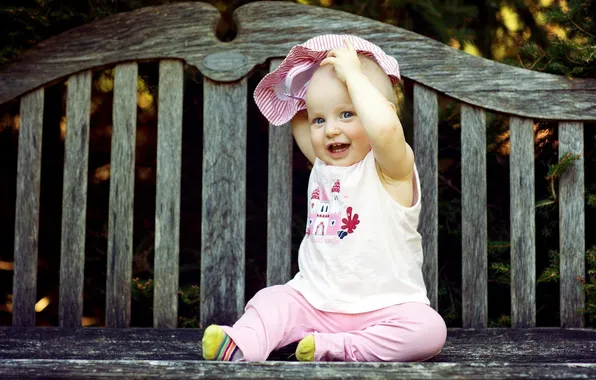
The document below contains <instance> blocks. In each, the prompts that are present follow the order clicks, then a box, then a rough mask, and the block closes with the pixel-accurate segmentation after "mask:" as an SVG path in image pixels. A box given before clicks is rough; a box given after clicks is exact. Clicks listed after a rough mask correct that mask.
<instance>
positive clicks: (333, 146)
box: [327, 143, 350, 153]
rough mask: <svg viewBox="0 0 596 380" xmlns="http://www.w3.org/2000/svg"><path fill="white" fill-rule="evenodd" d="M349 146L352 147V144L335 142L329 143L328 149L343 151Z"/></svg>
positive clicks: (333, 151) (331, 151) (337, 151)
mask: <svg viewBox="0 0 596 380" xmlns="http://www.w3.org/2000/svg"><path fill="white" fill-rule="evenodd" d="M349 147H350V144H344V143H333V144H329V145H327V150H328V151H329V153H341V152H344V151H346V150H348V148H349Z"/></svg>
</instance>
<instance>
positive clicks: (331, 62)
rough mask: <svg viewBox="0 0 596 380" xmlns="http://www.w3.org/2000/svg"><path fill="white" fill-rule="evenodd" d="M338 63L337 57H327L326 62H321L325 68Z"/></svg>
mask: <svg viewBox="0 0 596 380" xmlns="http://www.w3.org/2000/svg"><path fill="white" fill-rule="evenodd" d="M336 61H337V58H335V57H327V58H325V59H324V60H322V61H321V64H320V65H321V66H325V65H334V64H335V62H336Z"/></svg>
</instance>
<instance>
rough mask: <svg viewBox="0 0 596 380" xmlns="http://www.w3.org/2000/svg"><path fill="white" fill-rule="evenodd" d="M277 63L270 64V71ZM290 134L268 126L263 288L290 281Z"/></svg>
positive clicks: (289, 131) (283, 128)
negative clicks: (264, 280) (265, 256)
mask: <svg viewBox="0 0 596 380" xmlns="http://www.w3.org/2000/svg"><path fill="white" fill-rule="evenodd" d="M280 63H281V60H274V61H272V62H271V66H270V71H273V70H275V69H276V68H277V67H279V64H280ZM293 143H294V140H293V137H292V130H291V128H290V125H289V123H288V124H286V125H282V126H280V127H276V126H274V125H272V124H269V157H268V163H269V177H268V182H267V187H268V188H267V194H268V196H267V286H271V285H278V284H284V283H286V282H288V281H289V280H290V277H291V274H292V273H291V271H292V267H291V259H292V151H293Z"/></svg>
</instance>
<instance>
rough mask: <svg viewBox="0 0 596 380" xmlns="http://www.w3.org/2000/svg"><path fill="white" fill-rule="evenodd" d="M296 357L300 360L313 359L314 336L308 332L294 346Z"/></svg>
mask: <svg viewBox="0 0 596 380" xmlns="http://www.w3.org/2000/svg"><path fill="white" fill-rule="evenodd" d="M296 359H298V360H300V361H301V362H313V361H315V336H314V335H312V334H309V335H307V336H305V337H304V338H302V340H301V341H300V342H299V343H298V347H296Z"/></svg>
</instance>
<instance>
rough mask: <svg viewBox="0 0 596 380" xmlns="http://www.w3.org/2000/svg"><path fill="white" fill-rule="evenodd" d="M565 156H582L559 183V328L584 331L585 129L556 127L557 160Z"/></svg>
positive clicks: (580, 126)
mask: <svg viewBox="0 0 596 380" xmlns="http://www.w3.org/2000/svg"><path fill="white" fill-rule="evenodd" d="M566 153H573V154H579V155H581V156H580V157H579V159H578V160H577V161H575V162H574V163H573V164H572V165H571V166H570V167H569V168H567V170H565V172H563V174H562V175H561V178H560V180H559V254H560V256H559V259H560V261H559V265H560V271H561V276H560V297H561V301H560V307H561V310H560V311H561V327H583V326H584V315H583V313H581V312H579V309H583V308H585V290H584V288H583V286H582V284H581V282H580V281H579V278H580V277H582V278H585V276H586V267H585V260H586V259H585V258H586V237H585V233H586V225H585V209H584V207H585V206H584V192H585V187H584V126H583V124H582V123H559V159H560V158H562V157H563V156H564V155H565V154H566Z"/></svg>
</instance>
